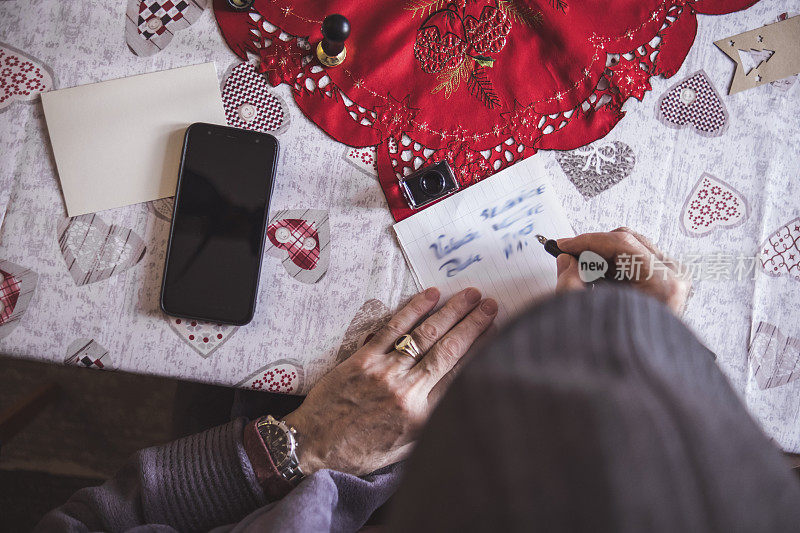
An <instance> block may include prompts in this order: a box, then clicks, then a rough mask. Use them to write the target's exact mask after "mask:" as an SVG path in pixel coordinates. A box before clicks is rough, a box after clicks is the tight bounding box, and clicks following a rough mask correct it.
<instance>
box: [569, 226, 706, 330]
mask: <svg viewBox="0 0 800 533" xmlns="http://www.w3.org/2000/svg"><path fill="white" fill-rule="evenodd" d="M557 242H558V247H559V248H560V249H561V251H563V252H567V253H565V254H561V255H559V256H558V282H557V285H556V292H562V291H566V290H574V289H582V288H585V286H586V284H585V283H583V281H581V278H580V276H579V275H578V260H577V259H575V257H573V256H572V255H569V254H574V255H580V253H581V252H583V251H586V250H590V251H592V252H594V253H596V254H598V255H600V256H601V257H603V258H604V259H605V260H606V261H608V262H609V263H611V264H612V265H616V266H617V268H619V263H620V262H619V259H620V256H627V257H629V258H631V257H638V258H639V260H640V261H641V262H640V263H637V264H638V265H639V268H638V273H637V272H635V269H631V270H632V272H626V274H629V273H630V274H634V276H632V277H630V278H629V277H628V276H626V277H625V281H628V282H630V283H631V284H632V286H633V287H636V288H637V289H639V290H641V291H643V292H645V293H647V294H649V295H650V296H653V297H654V298H656V299H657V300H660V301H661V302H663V303H664V304H666V305H667V306H668V307H669V308H670V309H671V310H672V311H673V312H674V313H675V314H676V315H679V316H680V315H681V314H683V310H684V308H685V307H686V300H687V298H688V297H689V290H690V289H691V285H692V284H691V282H690V280H688V279H687V278H686V277H685V276H684V275H683V273H682V272H681V269H680V265H679V264H678V263H677V262H676V261H674V260H672V259H670V258H669V257H667V256H666V255H664V253H663V252H662V251H661V250H659V249H658V248H656V247H655V246H654V245H653V244H652V243H651V242H650V241H649V240H647V239H646V238H645V237H643V236H642V235H639V234H638V233H635V232H634V231H631V230H630V229H628V228H617V229H615V230H614V231H610V232H608V233H584V234H583V235H578V236H577V237H571V238H567V239H558V241H557ZM637 274H638V275H637Z"/></svg>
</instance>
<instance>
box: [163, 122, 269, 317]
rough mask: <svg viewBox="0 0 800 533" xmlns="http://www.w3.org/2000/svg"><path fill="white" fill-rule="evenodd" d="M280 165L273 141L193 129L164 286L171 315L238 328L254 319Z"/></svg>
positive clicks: (187, 139)
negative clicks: (276, 175) (269, 218)
mask: <svg viewBox="0 0 800 533" xmlns="http://www.w3.org/2000/svg"><path fill="white" fill-rule="evenodd" d="M277 160H278V141H277V139H275V137H273V136H272V135H268V134H266V133H258V132H254V131H247V130H240V129H236V128H228V127H225V126H217V125H214V124H203V123H199V122H198V123H195V124H192V125H191V126H189V127H188V128H187V130H186V136H185V138H184V142H183V154H182V156H181V164H180V172H179V174H178V186H177V191H176V194H175V208H174V213H173V215H172V228H171V229H170V234H169V245H168V246H167V259H166V265H165V267H164V279H163V282H162V285H161V309H162V310H163V311H164V312H165V313H167V314H168V315H172V316H177V317H182V318H189V319H195V320H204V321H209V322H218V323H220V324H235V325H238V326H241V325H244V324H247V323H248V322H250V320H252V318H253V314H254V313H255V307H256V295H257V293H258V277H259V274H260V273H261V256H262V254H263V252H264V239H265V230H266V226H267V214H268V211H269V200H270V196H271V195H272V185H273V182H274V180H275V167H276V164H277Z"/></svg>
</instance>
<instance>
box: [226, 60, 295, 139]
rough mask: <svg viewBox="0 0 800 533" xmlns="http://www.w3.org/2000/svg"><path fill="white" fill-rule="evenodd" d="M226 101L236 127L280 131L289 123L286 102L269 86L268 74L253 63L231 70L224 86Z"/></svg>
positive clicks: (230, 123) (228, 119) (232, 122)
mask: <svg viewBox="0 0 800 533" xmlns="http://www.w3.org/2000/svg"><path fill="white" fill-rule="evenodd" d="M222 103H223V104H224V106H225V118H226V119H227V121H228V124H229V125H230V126H233V127H235V128H242V129H246V130H253V131H260V132H271V133H280V132H281V131H283V130H284V129H286V127H287V126H288V125H289V114H288V112H287V110H286V104H285V103H284V102H283V100H282V99H281V98H280V97H279V96H277V95H275V94H273V93H272V92H271V91H270V90H269V86H268V85H267V80H266V79H265V78H264V75H263V74H259V73H258V72H256V69H255V67H253V65H251V64H250V63H240V64H238V65H236V66H235V67H234V68H233V70H231V73H230V75H229V76H228V78H227V79H226V80H225V86H224V87H223V89H222Z"/></svg>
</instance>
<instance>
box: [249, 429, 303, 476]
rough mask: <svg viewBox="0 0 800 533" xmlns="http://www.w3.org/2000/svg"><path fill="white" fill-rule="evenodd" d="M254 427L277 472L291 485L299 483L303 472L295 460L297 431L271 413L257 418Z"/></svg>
mask: <svg viewBox="0 0 800 533" xmlns="http://www.w3.org/2000/svg"><path fill="white" fill-rule="evenodd" d="M256 429H257V430H258V434H259V435H261V439H262V440H263V441H264V445H266V447H267V450H268V451H269V455H270V457H271V458H272V462H273V463H274V464H275V468H276V469H277V470H278V472H280V474H281V475H282V476H283V478H284V479H285V480H286V481H288V482H289V483H291V484H292V485H297V484H298V483H300V480H302V479H303V477H305V474H303V471H302V470H300V464H299V461H298V460H297V438H296V436H295V435H296V434H297V431H296V430H295V429H294V428H293V427H291V426H289V425H288V424H286V422H284V421H283V420H277V419H275V418H274V417H273V416H272V415H267V416H265V417H262V418H259V419H258V422H256Z"/></svg>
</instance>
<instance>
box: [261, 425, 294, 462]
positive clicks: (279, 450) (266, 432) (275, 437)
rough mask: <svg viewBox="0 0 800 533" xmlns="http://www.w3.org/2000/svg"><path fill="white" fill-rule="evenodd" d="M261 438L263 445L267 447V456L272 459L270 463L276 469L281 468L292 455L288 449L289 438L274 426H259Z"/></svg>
mask: <svg viewBox="0 0 800 533" xmlns="http://www.w3.org/2000/svg"><path fill="white" fill-rule="evenodd" d="M260 429H261V436H262V437H263V438H264V443H265V444H266V445H267V449H268V450H269V454H270V456H271V457H272V462H273V463H275V466H276V467H281V466H282V465H283V464H285V463H286V461H288V460H289V456H290V454H291V453H292V450H291V448H290V443H289V438H288V437H287V435H286V432H285V431H283V429H281V428H280V427H279V426H277V425H275V424H265V425H263V426H261V428H260Z"/></svg>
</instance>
